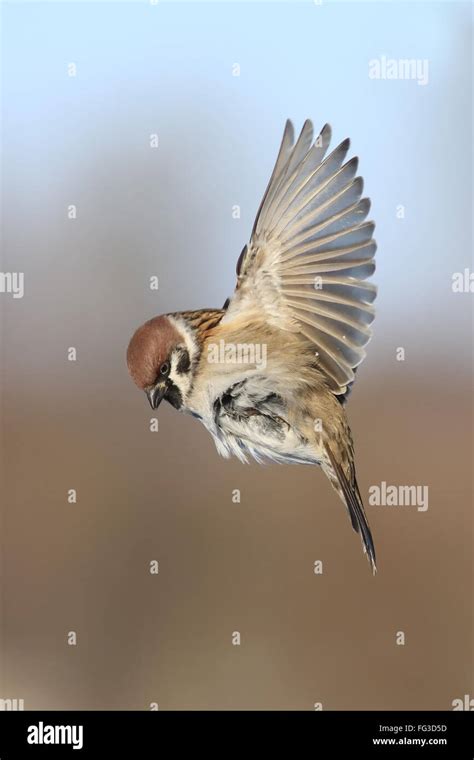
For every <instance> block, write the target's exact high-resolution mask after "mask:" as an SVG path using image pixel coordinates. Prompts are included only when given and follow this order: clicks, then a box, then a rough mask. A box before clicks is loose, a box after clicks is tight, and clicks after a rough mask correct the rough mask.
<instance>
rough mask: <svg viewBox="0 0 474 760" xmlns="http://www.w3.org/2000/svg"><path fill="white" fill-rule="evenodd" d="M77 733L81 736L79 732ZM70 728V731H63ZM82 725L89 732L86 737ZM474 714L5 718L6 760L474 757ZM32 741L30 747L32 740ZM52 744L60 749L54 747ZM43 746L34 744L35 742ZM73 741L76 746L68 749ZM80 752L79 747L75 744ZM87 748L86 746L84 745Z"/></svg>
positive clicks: (0, 735) (0, 716) (1, 737)
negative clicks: (257, 754) (359, 755)
mask: <svg viewBox="0 0 474 760" xmlns="http://www.w3.org/2000/svg"><path fill="white" fill-rule="evenodd" d="M74 726H75V727H76V729H75V730H74V728H73V727H74ZM60 727H64V728H60ZM80 727H82V734H81V730H80ZM473 729H474V721H473V713H472V712H462V711H460V712H455V711H453V712H421V711H419V712H330V711H322V712H310V711H308V712H297V711H294V712H291V711H290V712H265V711H255V712H246V711H229V712H222V711H206V712H201V711H187V712H185V711H177V712H172V711H166V710H161V711H159V712H151V711H150V712H144V711H136V712H133V711H129V712H120V711H115V712H92V711H84V712H79V711H77V712H76V711H75V712H70V711H54V712H47V711H41V712H38V711H28V712H20V711H19V712H2V713H0V760H17V758H18V760H22V758H24V757H25V756H26V757H39V758H42V757H52V758H54V757H56V758H66V757H77V758H82V757H84V756H85V757H104V758H109V757H110V758H111V757H114V756H120V757H121V756H125V757H129V758H140V760H141V759H142V758H154V759H156V758H160V757H166V758H168V757H174V756H175V755H176V754H178V756H180V753H182V752H186V753H187V757H188V758H189V760H191V759H192V758H194V757H200V756H201V755H203V754H204V755H205V756H206V757H207V756H208V755H211V756H214V755H215V756H217V757H221V758H227V757H229V756H232V755H235V754H239V755H240V757H241V758H242V760H246V758H248V757H249V756H252V757H253V756H254V754H255V751H256V750H257V748H258V747H261V748H262V750H263V752H264V755H263V757H265V758H267V757H268V756H269V754H270V753H271V752H273V751H275V753H276V754H278V756H279V757H280V756H282V755H283V756H288V757H290V758H299V757H305V758H306V757H308V758H317V757H321V758H324V760H325V758H331V757H333V756H334V757H338V756H340V754H341V753H342V752H344V753H350V754H348V755H347V756H348V757H352V756H353V754H354V753H363V756H367V755H368V756H370V757H405V756H406V757H413V758H428V757H429V758H431V757H433V758H453V759H455V760H464V758H466V760H472V758H473V757H474V738H473V737H474V730H473ZM28 738H29V739H30V741H28ZM50 739H54V740H56V741H57V742H59V743H57V744H49V743H46V742H48V741H49V740H50ZM41 740H42V742H43V743H33V742H35V741H37V742H40V741H41ZM63 741H69V742H70V743H69V744H65V743H62V742H63ZM74 744H75V745H76V746H77V750H74V749H73V745H74ZM80 744H82V746H79V745H80Z"/></svg>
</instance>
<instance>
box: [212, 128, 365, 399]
mask: <svg viewBox="0 0 474 760" xmlns="http://www.w3.org/2000/svg"><path fill="white" fill-rule="evenodd" d="M330 139H331V128H330V127H329V125H328V124H326V126H324V127H323V129H322V130H321V133H320V134H319V136H318V137H317V138H316V139H315V140H314V139H313V125H312V124H311V122H310V121H306V122H305V123H304V125H303V129H302V130H301V134H300V136H299V138H298V140H297V141H296V143H295V142H294V131H293V125H292V123H291V122H290V121H287V123H286V126H285V131H284V133H283V140H282V143H281V147H280V151H279V153H278V158H277V161H276V164H275V168H274V170H273V173H272V176H271V178H270V182H269V184H268V187H267V189H266V192H265V195H264V197H263V200H262V202H261V204H260V208H259V210H258V213H257V218H256V220H255V224H254V227H253V230H252V236H251V239H250V242H249V244H248V245H247V246H245V248H244V250H243V251H242V253H241V255H240V258H239V261H238V264H237V276H238V280H237V287H236V290H235V293H234V295H233V296H232V298H231V300H230V302H229V305H228V308H227V312H226V314H225V315H224V318H223V321H229V320H232V319H234V318H236V317H237V316H238V315H242V314H243V313H247V312H248V313H249V316H250V313H251V312H260V313H261V312H262V310H263V312H264V315H265V318H266V319H267V320H268V322H269V323H271V324H272V325H274V326H277V327H279V328H281V329H282V330H291V331H293V332H299V333H300V334H301V335H302V336H304V337H305V338H306V339H308V340H309V341H310V342H311V343H312V344H314V350H315V353H316V356H317V358H318V362H319V366H320V368H321V369H322V370H323V371H324V372H325V374H326V376H327V379H328V383H329V387H330V388H331V390H332V391H333V393H335V394H337V395H340V394H344V393H346V391H347V388H348V386H349V385H350V383H352V381H353V380H354V369H355V367H357V366H358V365H359V364H360V363H361V361H362V360H363V358H364V356H365V350H364V347H365V345H366V344H367V343H368V341H369V339H370V337H371V330H370V324H371V322H372V320H373V318H374V307H373V305H372V303H373V301H374V299H375V295H376V288H375V286H374V285H373V284H372V283H368V282H366V279H367V278H368V277H370V276H371V275H372V274H373V272H374V270H375V263H374V254H375V250H376V244H375V241H374V240H373V238H372V235H373V231H374V226H375V225H374V224H373V222H366V221H364V220H365V218H366V216H367V214H368V212H369V209H370V201H369V199H368V198H362V199H361V195H362V190H363V181H362V178H361V177H356V176H355V175H356V172H357V164H358V160H357V158H352V159H351V160H350V161H347V163H343V162H344V160H345V157H346V155H347V152H348V149H349V140H344V142H342V143H341V144H340V145H338V147H337V148H335V149H334V150H333V151H332V153H330V154H329V155H328V156H327V158H324V156H325V154H326V151H327V149H328V146H329V142H330Z"/></svg>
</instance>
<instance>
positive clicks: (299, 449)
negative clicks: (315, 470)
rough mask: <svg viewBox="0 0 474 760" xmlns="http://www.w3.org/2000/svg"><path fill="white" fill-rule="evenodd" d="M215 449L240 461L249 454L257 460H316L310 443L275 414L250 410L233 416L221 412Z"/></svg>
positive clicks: (291, 461)
mask: <svg viewBox="0 0 474 760" xmlns="http://www.w3.org/2000/svg"><path fill="white" fill-rule="evenodd" d="M214 438H215V440H216V445H217V448H218V450H219V453H221V454H223V455H224V456H230V455H232V454H233V455H235V456H237V457H238V458H239V459H240V460H242V461H247V459H248V457H249V456H250V457H253V458H254V459H256V460H257V461H258V462H271V461H272V462H279V463H297V462H299V463H308V464H309V463H311V464H314V463H317V462H318V461H319V457H318V455H317V452H316V451H315V450H314V447H313V446H312V445H310V443H309V442H308V441H307V440H306V439H305V438H304V436H302V435H301V434H300V433H299V432H298V431H296V430H295V429H294V428H292V427H291V426H289V425H288V423H287V422H286V421H285V420H284V419H283V418H280V417H278V416H274V415H269V414H259V413H254V414H250V415H248V416H246V417H241V418H234V417H232V416H229V415H225V414H223V415H221V416H220V418H219V421H218V432H217V436H216V435H214Z"/></svg>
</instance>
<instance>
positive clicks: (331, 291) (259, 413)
mask: <svg viewBox="0 0 474 760" xmlns="http://www.w3.org/2000/svg"><path fill="white" fill-rule="evenodd" d="M330 140H331V128H330V126H329V125H328V124H326V125H325V126H324V127H323V129H322V130H321V132H320V133H319V135H318V136H317V137H316V138H314V132H313V125H312V123H311V121H309V120H307V121H306V122H305V123H304V125H303V128H302V130H301V133H300V135H299V137H298V139H297V140H296V141H295V138H294V129H293V125H292V123H291V121H289V120H288V121H287V122H286V125H285V129H284V133H283V139H282V142H281V146H280V150H279V153H278V156H277V160H276V163H275V167H274V169H273V173H272V175H271V177H270V181H269V183H268V186H267V189H266V191H265V194H264V196H263V199H262V202H261V204H260V208H259V209H258V212H257V216H256V219H255V223H254V226H253V230H252V234H251V236H250V241H249V243H248V244H247V245H246V246H245V247H244V249H243V250H242V252H241V254H240V257H239V259H238V262H237V283H236V287H235V291H234V294H233V295H232V297H231V298H230V299H227V301H226V303H225V304H224V306H223V308H221V309H199V310H197V311H181V312H173V313H169V314H162V315H160V316H155V317H153V318H152V319H150V320H148V321H147V322H145V323H144V324H143V325H142V326H141V327H139V328H138V330H136V332H135V333H134V335H133V336H132V338H131V340H130V343H129V346H128V350H127V364H128V370H129V372H130V375H131V377H132V379H133V381H134V382H135V384H136V385H137V386H138V388H140V389H141V390H143V391H144V392H145V394H146V396H147V398H148V401H149V403H150V405H151V407H152V409H157V408H158V406H159V404H160V403H161V401H162V400H163V399H165V400H166V401H168V402H169V403H170V404H171V405H172V406H173V407H174V408H175V409H177V410H179V411H181V412H185V413H188V414H191V415H193V416H194V417H196V418H197V419H198V420H200V421H201V422H202V423H203V425H204V426H205V427H206V428H207V430H208V431H209V433H210V434H211V435H212V437H213V439H214V442H215V444H216V447H217V451H218V452H219V454H221V455H222V456H224V457H229V456H231V455H235V456H236V457H238V459H240V460H241V461H242V462H246V461H248V459H249V457H253V458H254V459H255V460H257V461H258V462H276V463H280V464H287V463H296V464H313V465H319V466H320V467H321V468H322V470H323V472H324V473H325V474H326V475H327V477H328V478H329V480H330V482H331V484H332V486H333V487H334V489H335V490H336V492H337V493H338V494H339V496H340V498H341V499H342V501H343V503H344V504H345V506H346V508H347V510H348V513H349V516H350V520H351V523H352V527H353V529H354V530H355V531H356V532H358V533H359V534H360V537H361V540H362V545H363V549H364V551H365V552H366V554H367V556H368V559H369V562H370V565H371V567H372V570H373V572H374V573H375V571H376V558H375V548H374V542H373V539H372V534H371V531H370V528H369V524H368V521H367V517H366V515H365V511H364V506H363V502H362V497H361V494H360V491H359V488H358V485H357V479H356V470H355V463H354V446H353V441H352V434H351V430H350V427H349V423H348V420H347V416H346V402H347V398H348V396H349V393H350V391H351V388H352V386H353V383H354V378H355V372H356V368H357V367H358V366H359V364H360V363H361V362H362V360H363V359H364V357H365V346H366V344H367V343H368V341H369V339H370V338H371V334H372V333H371V328H370V325H371V323H372V321H373V319H374V306H373V302H374V299H375V296H376V287H375V285H374V284H372V283H370V282H367V279H368V278H369V277H370V276H371V275H372V274H373V272H374V270H375V263H374V254H375V250H376V243H375V241H374V240H373V232H374V227H375V225H374V223H373V222H371V221H366V217H367V215H368V212H369V209H370V200H369V199H368V198H362V197H361V196H362V192H363V180H362V178H361V177H360V176H356V174H357V166H358V159H357V158H355V157H354V158H351V159H350V160H349V161H347V162H345V163H344V161H345V159H346V156H347V153H348V150H349V145H350V143H349V140H348V139H346V140H344V141H343V142H342V143H341V144H340V145H338V146H337V147H336V148H335V149H334V150H332V152H330V153H329V154H328V155H327V156H326V154H327V151H328V148H329V143H330Z"/></svg>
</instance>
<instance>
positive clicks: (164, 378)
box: [127, 315, 197, 409]
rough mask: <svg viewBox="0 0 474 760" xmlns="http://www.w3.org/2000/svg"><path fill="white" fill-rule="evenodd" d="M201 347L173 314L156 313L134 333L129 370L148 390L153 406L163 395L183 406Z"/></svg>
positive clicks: (140, 386)
mask: <svg viewBox="0 0 474 760" xmlns="http://www.w3.org/2000/svg"><path fill="white" fill-rule="evenodd" d="M196 353H197V348H196V346H195V345H194V341H193V340H192V336H190V335H189V334H188V331H187V330H186V328H185V326H184V325H183V324H180V321H178V320H176V319H175V318H174V317H172V316H169V315H162V316H160V317H154V318H153V319H150V320H149V321H148V322H145V324H144V325H142V326H141V327H139V328H138V330H137V331H136V332H135V333H134V335H133V336H132V339H131V341H130V343H129V345H128V349H127V365H128V371H129V372H130V375H131V377H132V380H133V382H134V383H135V385H137V386H138V388H140V389H141V390H143V391H145V393H146V395H147V398H148V401H149V402H150V406H151V408H152V409H157V408H158V406H159V405H160V403H161V401H162V400H163V399H166V401H169V403H170V404H171V405H172V406H174V407H175V409H180V408H181V407H182V406H183V404H184V403H185V401H186V396H187V395H188V393H189V390H190V388H191V383H192V372H193V369H192V368H193V366H194V363H195V358H196Z"/></svg>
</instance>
